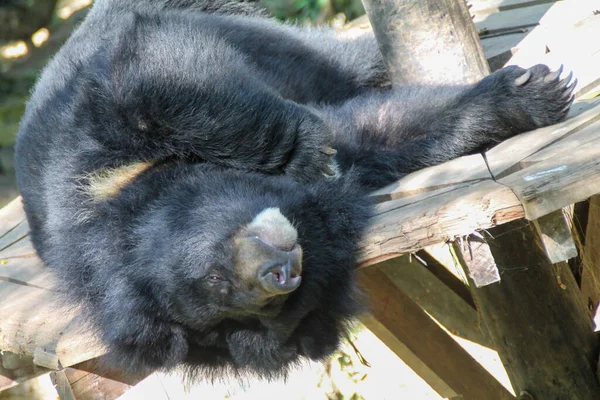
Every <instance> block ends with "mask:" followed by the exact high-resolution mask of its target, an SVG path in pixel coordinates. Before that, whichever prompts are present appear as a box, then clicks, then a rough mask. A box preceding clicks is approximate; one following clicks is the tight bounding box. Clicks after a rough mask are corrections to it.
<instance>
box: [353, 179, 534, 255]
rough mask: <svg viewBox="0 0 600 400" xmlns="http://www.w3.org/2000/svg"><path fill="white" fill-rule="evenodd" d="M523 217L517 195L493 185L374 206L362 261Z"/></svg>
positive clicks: (462, 187)
mask: <svg viewBox="0 0 600 400" xmlns="http://www.w3.org/2000/svg"><path fill="white" fill-rule="evenodd" d="M523 216H524V211H523V209H522V207H521V203H520V202H519V200H518V199H517V197H516V196H515V194H514V193H513V191H512V190H511V189H509V188H508V187H506V186H504V185H502V184H499V183H497V182H494V181H491V180H490V181H481V182H478V183H475V184H463V185H457V186H455V187H452V188H446V189H442V190H439V191H436V192H432V193H424V194H420V195H417V196H414V197H410V198H402V199H398V200H392V201H388V202H385V203H382V204H378V205H377V207H376V213H375V216H374V217H373V218H372V219H371V224H370V228H369V230H368V232H367V235H366V237H365V239H364V240H363V241H362V244H361V246H360V250H361V257H360V261H361V263H362V265H363V266H364V265H371V264H374V263H377V262H380V261H384V260H386V259H390V258H393V257H395V256H398V255H400V254H404V253H407V252H414V251H416V250H419V249H421V248H423V247H425V246H428V245H431V244H435V243H440V242H444V241H446V240H448V239H451V238H454V237H455V236H459V235H467V234H469V233H472V232H474V231H476V230H478V229H487V228H490V227H492V226H495V225H497V224H502V223H504V222H508V221H512V220H514V219H518V218H522V217H523Z"/></svg>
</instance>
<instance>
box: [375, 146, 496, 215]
mask: <svg viewBox="0 0 600 400" xmlns="http://www.w3.org/2000/svg"><path fill="white" fill-rule="evenodd" d="M490 179H492V177H491V175H490V172H489V170H488V167H487V165H486V163H485V160H484V159H483V157H482V156H481V154H473V155H468V156H464V157H460V158H457V159H454V160H450V161H448V162H446V163H444V164H442V165H436V166H433V167H429V168H424V169H421V170H419V171H415V172H413V173H411V174H408V175H407V176H405V177H404V178H402V179H401V180H399V181H397V182H394V183H392V184H391V185H388V186H386V187H384V188H382V189H379V190H376V191H374V192H373V193H372V194H371V196H372V197H373V198H374V199H375V201H377V202H378V203H381V202H384V201H389V200H397V199H403V198H407V197H414V196H416V195H419V194H424V193H428V192H435V191H439V190H443V189H452V188H453V187H455V186H457V185H460V184H471V183H476V182H479V181H483V180H490Z"/></svg>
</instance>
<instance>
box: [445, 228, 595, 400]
mask: <svg viewBox="0 0 600 400" xmlns="http://www.w3.org/2000/svg"><path fill="white" fill-rule="evenodd" d="M486 240H487V242H488V243H489V249H490V251H491V253H492V255H493V257H494V260H495V263H496V264H497V265H498V268H499V269H500V273H501V276H502V280H501V281H500V282H499V283H496V284H493V285H489V286H485V287H482V288H479V289H475V288H474V286H471V287H472V288H473V291H472V293H473V296H474V298H475V302H476V304H477V307H478V309H479V310H480V312H481V316H482V319H483V321H484V322H485V324H486V325H487V327H488V328H489V331H490V337H491V339H492V341H493V343H495V348H496V350H497V351H498V353H499V355H500V358H501V359H502V362H503V364H504V365H505V367H506V370H507V373H508V376H509V378H510V381H511V383H512V385H513V388H514V389H515V392H517V393H519V392H520V391H521V390H527V391H528V392H530V393H531V395H532V396H533V398H535V399H572V398H574V397H573V396H574V395H575V396H576V398H577V399H578V400H595V399H598V398H600V384H599V383H598V381H597V380H596V377H595V374H594V368H595V365H596V362H597V359H596V357H597V351H598V341H597V338H596V335H595V333H594V332H593V330H592V326H591V321H590V319H589V317H588V314H587V313H586V310H585V305H584V304H583V302H582V301H581V296H580V292H579V288H578V286H577V283H576V282H575V280H574V279H573V275H572V274H571V271H570V269H569V267H568V265H567V264H566V263H559V264H555V265H553V264H551V263H550V261H549V260H548V259H547V257H546V255H545V254H544V251H543V250H542V248H541V246H540V245H539V243H540V239H539V237H538V236H537V233H536V231H535V228H534V227H533V226H532V225H530V224H529V223H528V222H527V221H523V220H519V221H513V222H509V223H507V224H504V225H501V226H498V227H496V228H493V229H491V230H490V235H489V237H487V238H486ZM455 248H456V252H457V254H458V255H459V259H460V258H461V257H460V256H461V249H460V247H459V246H456V247H455ZM515 255H518V256H515Z"/></svg>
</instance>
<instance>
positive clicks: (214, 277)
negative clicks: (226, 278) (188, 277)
mask: <svg viewBox="0 0 600 400" xmlns="http://www.w3.org/2000/svg"><path fill="white" fill-rule="evenodd" d="M206 279H207V280H208V281H209V282H210V283H217V282H221V281H222V280H223V277H222V276H220V275H217V274H210V275H208V276H207V277H206Z"/></svg>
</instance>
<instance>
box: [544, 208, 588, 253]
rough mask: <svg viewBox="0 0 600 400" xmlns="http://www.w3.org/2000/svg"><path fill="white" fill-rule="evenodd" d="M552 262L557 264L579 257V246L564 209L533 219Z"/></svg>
mask: <svg viewBox="0 0 600 400" xmlns="http://www.w3.org/2000/svg"><path fill="white" fill-rule="evenodd" d="M533 224H534V226H535V228H536V229H537V232H538V235H539V236H540V239H541V241H542V244H543V245H544V250H546V255H547V256H548V258H549V259H550V262H552V263H553V264H556V263H558V262H561V261H567V260H568V259H570V258H573V257H577V255H578V254H579V253H578V252H577V246H575V242H574V241H573V237H572V236H571V226H570V225H569V223H568V222H567V218H566V217H565V214H564V213H563V210H557V211H553V212H551V213H549V214H547V215H544V216H542V217H540V218H538V219H536V220H535V221H533Z"/></svg>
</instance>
